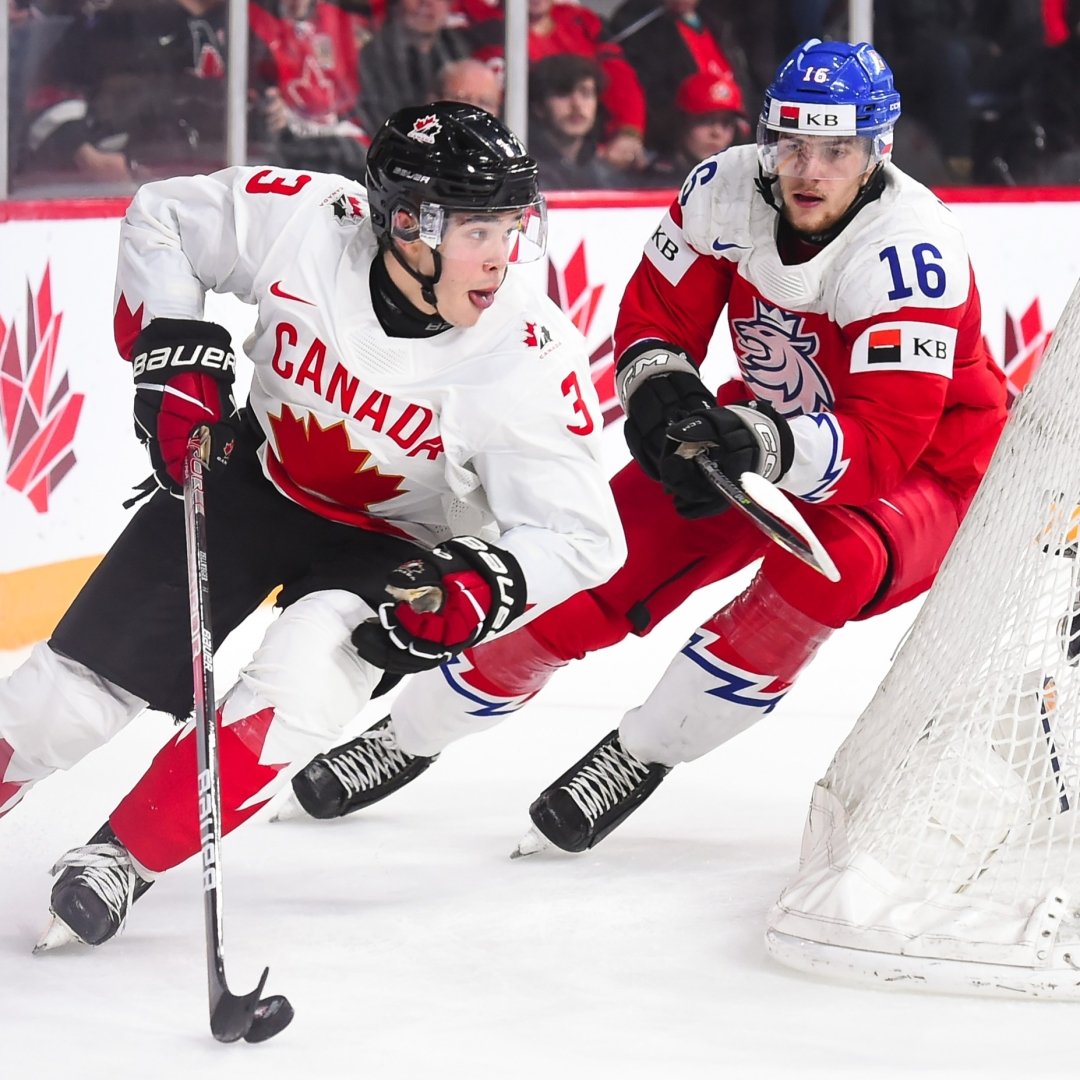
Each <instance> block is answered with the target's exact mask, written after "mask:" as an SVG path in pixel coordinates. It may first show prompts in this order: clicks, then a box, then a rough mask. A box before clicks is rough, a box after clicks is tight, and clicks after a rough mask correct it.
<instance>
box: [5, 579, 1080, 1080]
mask: <svg viewBox="0 0 1080 1080" xmlns="http://www.w3.org/2000/svg"><path fill="white" fill-rule="evenodd" d="M721 589H723V590H724V591H720V590H721ZM732 591H734V590H733V587H732V586H731V585H728V586H722V587H715V588H714V589H713V590H711V591H710V592H709V593H708V594H705V595H699V596H698V597H696V598H695V602H694V606H693V607H691V608H688V609H686V610H684V611H683V612H681V613H678V614H677V615H676V616H674V617H673V618H672V619H670V620H669V621H668V623H667V624H665V625H663V626H662V627H660V628H659V629H658V630H657V631H656V632H655V633H654V634H653V635H652V637H651V638H649V639H645V640H630V641H628V642H625V643H624V644H623V645H621V646H618V647H616V648H614V649H611V650H608V652H607V653H605V654H601V655H598V656H595V657H592V658H590V659H589V660H587V661H584V662H582V663H579V664H578V665H576V667H575V666H572V667H571V668H570V669H568V670H566V671H564V672H562V673H561V674H560V676H559V677H558V678H557V679H556V680H555V681H554V682H553V683H552V684H551V685H550V686H549V687H548V688H547V690H546V691H545V692H544V693H543V694H542V695H541V696H540V697H539V698H538V699H537V700H536V701H535V702H534V703H532V704H531V705H530V706H529V707H527V708H526V710H524V711H523V712H522V713H520V714H519V715H518V716H517V717H515V718H513V719H511V720H509V721H507V722H505V723H504V724H503V725H502V726H501V727H499V728H496V729H493V730H491V731H489V732H486V733H482V734H480V735H477V736H475V737H473V738H472V739H469V740H465V741H463V742H461V743H459V744H457V745H456V746H454V747H452V748H451V749H450V750H449V751H448V752H446V753H445V754H444V755H443V756H442V758H441V759H440V760H439V761H438V762H437V763H436V764H435V766H434V767H432V768H431V770H430V771H429V772H427V773H426V774H425V775H424V776H423V777H421V778H420V779H419V780H418V781H417V782H416V783H415V784H413V785H412V786H411V787H409V788H407V789H405V790H404V791H402V792H401V793H399V794H398V795H396V796H394V797H392V798H390V799H388V800H387V801H386V802H384V803H382V804H380V805H379V806H377V807H374V808H372V809H371V810H368V811H367V812H366V813H360V814H356V815H354V816H352V817H350V818H348V819H345V820H342V821H338V822H334V823H317V822H311V821H304V822H287V823H280V824H271V823H269V822H268V821H267V820H266V819H267V816H268V813H267V811H263V812H262V813H261V814H260V815H259V816H258V817H257V818H256V819H254V820H253V821H252V822H251V823H249V825H247V826H246V827H245V828H243V829H241V830H240V831H239V832H237V833H236V834H234V835H233V836H232V837H230V839H229V840H228V841H227V842H226V845H225V851H224V860H223V861H224V895H225V904H224V906H225V943H226V967H227V972H228V975H229V979H230V982H231V986H232V989H233V990H234V991H235V992H246V991H248V990H250V989H252V988H253V987H254V985H255V983H256V980H257V978H258V974H259V971H260V970H261V967H262V965H264V964H269V966H270V980H269V983H268V987H267V992H271V993H284V994H286V995H287V996H288V997H289V998H290V1000H291V1001H292V1003H293V1005H294V1007H295V1009H296V1019H295V1020H294V1022H293V1024H292V1026H291V1027H290V1028H288V1029H287V1030H286V1031H284V1032H283V1033H282V1034H281V1035H279V1036H278V1037H277V1038H276V1039H274V1040H273V1041H271V1042H268V1043H265V1044H262V1045H258V1046H249V1045H246V1044H243V1043H241V1044H237V1045H232V1046H223V1045H219V1044H217V1043H215V1042H214V1041H213V1040H212V1038H211V1037H210V1034H209V1029H208V1025H207V1006H206V988H205V955H204V937H203V925H202V903H201V894H200V890H199V879H198V875H197V874H196V872H195V867H194V866H193V865H185V866H183V867H181V868H179V869H178V870H176V871H174V872H173V873H172V874H170V875H168V876H167V877H165V878H164V879H162V880H161V881H159V882H158V883H157V884H156V885H155V886H154V888H153V889H152V890H151V891H150V892H149V893H148V894H147V895H146V897H145V898H144V899H143V900H142V901H141V902H140V903H139V904H138V906H137V907H136V908H135V910H134V913H133V915H132V917H131V919H130V920H129V923H128V925H127V927H126V928H125V930H124V931H123V933H122V934H121V935H120V936H119V937H118V938H117V939H115V940H114V941H112V942H110V943H109V944H108V945H106V946H104V947H102V948H100V949H97V950H93V951H91V950H89V949H85V948H73V949H69V950H65V951H58V952H55V953H51V954H47V955H44V956H38V957H34V956H31V955H30V950H31V947H32V946H33V943H34V941H35V939H36V937H37V935H38V934H39V932H40V931H41V930H42V929H43V927H44V925H45V923H46V921H47V920H46V912H47V905H48V894H49V887H50V879H49V877H48V876H47V870H48V868H49V866H50V865H51V862H52V861H53V860H54V859H55V858H56V857H57V856H58V855H60V854H61V853H62V852H63V851H65V850H66V849H67V848H69V847H72V846H75V845H77V844H80V843H83V842H85V841H86V840H87V839H88V838H89V836H90V835H91V833H93V832H94V830H95V829H96V828H97V827H98V826H99V825H100V824H101V823H102V821H103V820H104V819H105V817H106V816H107V814H108V812H109V811H110V810H111V809H112V807H113V805H114V804H115V803H116V801H117V800H118V799H119V797H120V796H121V795H122V794H123V793H124V792H126V791H127V789H128V787H129V785H130V784H131V782H133V781H134V779H135V778H136V777H137V776H138V775H139V774H140V773H141V771H142V769H143V768H144V767H145V764H146V762H147V761H148V760H149V757H150V755H151V754H152V753H153V751H154V750H155V749H156V748H157V746H158V745H160V743H161V742H162V741H164V739H165V738H166V737H167V736H168V734H169V731H170V730H171V722H170V721H169V720H168V719H167V718H165V717H163V716H160V715H157V714H146V715H144V716H143V717H140V718H139V719H138V720H137V721H135V722H134V723H133V724H132V725H131V727H130V728H129V729H128V730H127V731H126V732H124V733H122V734H121V736H120V737H118V738H117V739H116V740H115V741H114V742H113V743H111V744H110V745H109V746H107V747H105V748H104V749H102V750H100V751H98V752H97V753H96V754H94V755H92V756H91V757H90V758H88V759H87V760H86V761H84V762H82V764H80V765H79V766H78V767H77V768H76V769H74V770H72V771H71V772H70V773H68V774H65V775H58V776H54V777H52V778H51V779H49V780H48V781H46V782H45V783H43V784H41V785H39V787H38V788H36V789H35V790H34V791H33V792H32V793H31V794H30V795H29V796H28V798H27V799H26V800H25V801H24V803H23V804H22V805H21V806H19V807H18V809H17V810H16V811H15V812H13V813H12V814H10V815H9V816H8V817H6V818H4V819H3V820H2V821H0V881H2V882H3V888H2V890H0V1062H2V1066H0V1074H2V1075H3V1076H4V1077H20V1078H21V1077H29V1078H34V1080H53V1078H57V1080H59V1078H64V1080H70V1078H72V1077H79V1078H84V1077H106V1076H108V1077H154V1078H164V1080H171V1078H172V1077H177V1078H179V1077H184V1078H185V1080H187V1078H190V1077H192V1076H198V1077H200V1078H215V1077H228V1078H230V1080H248V1078H250V1080H269V1078H277V1077H283V1078H286V1077H287V1078H289V1080H296V1078H301V1077H320V1078H322V1077H329V1076H335V1077H349V1078H353V1077H355V1078H358V1080H360V1078H363V1080H429V1078H437V1080H451V1078H459V1077H460V1078H469V1080H488V1078H493V1080H534V1078H535V1080H540V1078H543V1080H599V1078H604V1080H606V1078H609V1077H610V1078H612V1080H623V1078H625V1080H638V1078H643V1080H644V1078H648V1080H657V1078H664V1080H668V1078H678V1080H692V1078H698V1077H702V1078H704V1077H710V1078H712V1077H731V1078H735V1080H741V1078H743V1077H778V1078H787V1077H793V1078H794V1077H798V1078H804V1077H807V1078H809V1077H839V1076H843V1077H866V1078H875V1080H876V1078H884V1077H901V1076H902V1077H908V1076H911V1077H914V1076H920V1077H979V1078H987V1077H1010V1078H1014V1077H1018V1076H1024V1077H1035V1078H1038V1077H1044V1076H1057V1075H1062V1076H1064V1075H1075V1074H1076V1064H1075V1061H1076V1047H1075V1040H1074V1038H1073V1036H1071V1035H1069V1033H1070V1032H1075V1030H1076V1025H1077V1019H1078V1017H1080V1012H1078V1011H1077V1006H1075V1005H1067V1004H1061V1003H1045V1002H1035V1001H997V1000H976V999H966V998H958V997H956V998H954V997H944V996H931V995H918V994H914V993H905V992H902V991H889V990H875V989H864V988H861V987H854V986H846V985H842V984H838V983H830V982H824V981H818V980H815V979H811V978H809V977H806V976H802V975H799V974H797V973H795V972H793V971H789V970H788V969H786V968H783V967H780V966H778V965H777V964H775V963H774V962H773V961H772V960H771V959H770V958H769V957H768V956H767V955H766V953H765V949H764V946H763V943H762V938H763V926H764V917H765V913H766V911H767V910H768V908H769V906H770V905H771V903H772V902H773V901H774V899H775V898H776V896H777V894H778V893H779V891H780V888H781V887H782V885H783V884H784V882H785V881H786V880H787V878H788V877H789V876H790V874H791V872H792V871H793V869H794V867H795V864H796V860H797V858H798V848H799V838H800V834H801V830H802V823H803V817H804V814H805V811H806V807H807V804H808V801H809V797H810V791H811V787H812V785H813V783H814V781H815V780H816V779H817V778H818V777H819V776H820V775H822V774H823V773H824V771H825V768H826V767H827V765H828V762H829V759H830V757H831V755H832V752H833V750H834V749H835V748H836V746H837V745H838V744H839V743H840V741H841V739H842V738H843V736H844V735H845V734H846V732H847V731H848V729H849V728H850V727H851V725H852V724H853V722H854V721H855V719H856V718H857V716H858V714H859V712H860V711H861V710H862V708H863V706H864V705H865V704H866V702H867V701H868V700H869V698H870V696H871V695H872V693H873V691H874V688H875V687H876V685H877V683H878V681H879V679H880V678H881V676H882V674H883V673H884V671H885V669H886V667H887V665H888V660H889V656H890V654H891V652H892V650H893V648H894V647H895V645H896V643H897V642H898V640H899V638H900V636H901V635H902V633H903V632H904V631H905V629H906V628H907V627H908V625H909V624H910V622H911V620H912V618H913V617H914V614H915V608H914V606H912V605H909V606H907V607H906V608H903V609H901V610H900V611H898V612H895V613H892V614H890V615H887V616H884V617H882V618H879V619H878V620H876V621H873V622H871V623H868V624H865V625H861V626H854V627H849V628H847V629H846V630H844V631H842V632H840V633H838V634H836V635H834V636H833V638H832V639H831V640H830V641H829V642H828V643H827V645H826V646H825V648H824V649H823V651H822V653H821V654H820V655H819V657H818V659H817V661H816V662H815V663H814V665H813V666H812V667H811V668H810V669H809V670H808V672H807V673H806V674H805V676H804V678H803V680H802V681H801V683H800V684H799V685H798V686H797V687H796V689H795V690H794V691H792V693H791V694H790V695H789V697H788V699H787V700H786V701H785V702H784V704H783V705H782V706H781V707H780V709H779V710H778V711H777V713H775V714H774V715H773V716H771V717H769V718H766V720H765V721H764V722H762V723H761V724H759V725H758V726H757V728H756V729H753V730H751V731H750V732H748V733H747V734H744V735H742V736H740V737H739V738H738V739H736V740H735V741H734V742H732V743H731V744H729V745H728V746H726V747H722V748H721V749H719V750H717V751H715V752H714V753H713V754H711V755H710V756H708V757H706V758H704V759H702V760H700V761H698V762H696V763H693V764H690V765H684V766H681V767H680V768H678V769H676V770H675V771H674V772H673V773H672V774H671V775H670V776H669V777H668V779H667V780H666V781H665V783H664V784H663V786H662V787H661V788H660V789H659V791H657V793H656V794H655V795H654V796H653V797H652V798H651V799H650V800H649V801H648V802H647V803H646V804H645V805H644V806H643V807H642V808H641V809H640V810H639V811H638V812H637V813H636V814H635V815H634V816H633V817H632V818H630V819H629V821H628V822H627V823H626V824H625V825H624V826H623V827H622V828H620V829H619V830H618V831H617V832H615V833H613V834H612V835H611V836H610V837H609V838H608V839H607V840H606V841H605V842H603V843H602V844H601V845H600V846H599V847H598V848H597V849H596V850H595V851H593V852H591V853H588V854H585V855H580V856H568V855H562V854H559V855H550V854H548V855H540V856H534V857H532V858H530V859H519V860H514V861H511V860H510V859H509V858H508V853H509V851H510V850H511V849H512V847H513V846H514V843H515V842H516V840H517V839H518V837H519V836H520V835H521V833H522V832H524V830H525V828H526V827H527V825H528V819H527V807H528V804H529V803H530V801H531V800H532V799H533V797H534V796H535V795H536V794H537V793H538V792H539V791H540V790H541V788H543V787H544V786H545V785H546V784H547V783H548V782H550V781H551V780H553V779H554V778H555V777H556V776H558V775H559V774H560V773H561V772H562V771H563V770H564V769H565V768H566V767H567V766H569V765H570V764H571V763H572V762H573V761H575V760H576V759H577V758H578V757H579V756H581V754H582V753H583V752H584V751H585V750H587V749H588V748H589V747H590V746H591V745H592V744H593V743H594V742H595V741H596V740H598V739H599V738H600V736H601V735H603V734H604V733H605V732H607V731H608V730H610V729H611V728H612V727H614V726H615V725H616V724H617V722H618V719H619V717H620V715H621V714H622V712H623V711H624V710H625V709H626V708H628V707H630V706H632V705H634V704H636V703H637V702H638V701H639V700H641V699H642V698H643V697H644V696H645V694H646V692H647V691H648V690H649V688H650V687H651V685H652V683H653V682H654V680H655V679H656V678H657V677H658V676H659V674H660V672H661V671H662V670H663V668H664V666H665V665H666V663H667V660H668V658H669V656H670V654H671V652H672V650H673V649H674V648H676V647H677V646H678V645H680V644H681V643H682V640H683V639H684V638H685V636H686V635H687V633H688V632H689V631H690V630H691V629H693V627H694V626H696V625H697V622H698V621H699V619H700V618H701V617H703V616H704V615H705V614H707V613H708V612H709V611H711V610H712V609H713V608H714V607H716V606H718V605H719V603H720V602H721V601H722V600H723V599H725V598H726V596H727V595H729V594H730V593H731V592H732ZM268 617H269V616H268V614H267V613H265V612H260V613H258V614H257V615H256V616H254V617H253V618H252V620H250V622H249V623H248V624H246V625H245V626H244V627H242V628H241V630H240V631H238V633H237V634H235V635H234V636H233V638H232V639H230V640H229V641H228V642H227V643H226V644H225V646H224V647H223V649H222V651H221V654H220V657H219V664H218V673H217V679H218V690H219V692H220V691H222V690H224V689H225V688H227V686H228V683H229V681H230V676H231V674H233V673H235V670H236V668H237V666H238V665H239V663H241V662H242V661H243V660H244V659H246V657H247V655H248V654H249V653H250V651H251V649H252V648H253V647H254V645H255V643H256V642H257V640H258V637H259V635H260V633H261V629H262V626H263V625H265V621H266V619H267V618H268ZM18 658H19V657H18V656H17V655H16V654H4V655H0V671H4V670H8V669H10V667H11V666H12V665H13V664H14V663H15V662H16V661H17V660H18ZM384 711H385V710H384V708H383V707H380V703H379V702H376V703H374V704H373V705H372V706H371V707H370V708H369V711H368V712H367V713H365V714H364V716H362V717H361V718H359V719H358V721H357V722H356V724H355V729H356V730H360V729H362V728H363V727H365V726H367V725H368V724H369V723H371V722H373V721H374V720H375V719H378V718H379V716H381V715H382V714H383V712H384Z"/></svg>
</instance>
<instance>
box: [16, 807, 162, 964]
mask: <svg viewBox="0 0 1080 1080" xmlns="http://www.w3.org/2000/svg"><path fill="white" fill-rule="evenodd" d="M50 872H51V873H52V874H54V875H55V874H59V877H57V879H56V882H55V883H54V884H53V887H52V895H51V897H50V900H49V912H50V914H51V915H52V921H51V922H50V923H49V926H48V928H47V929H46V930H45V933H44V934H42V936H41V939H40V940H39V941H38V943H37V945H35V946H34V952H35V953H39V952H46V951H48V950H50V949H57V948H59V947H60V946H62V945H68V944H70V943H71V942H73V941H79V942H82V943H83V944H85V945H101V944H103V943H104V942H106V941H108V940H109V938H111V937H113V936H114V935H115V934H116V932H117V931H118V930H119V929H120V927H121V926H123V925H124V920H125V919H126V918H127V913H128V911H129V910H130V908H131V905H132V904H133V903H134V902H135V901H136V900H138V899H139V897H140V896H142V894H143V893H144V892H146V890H147V889H149V888H150V886H151V885H152V884H153V882H152V881H148V880H147V879H146V878H143V877H140V875H139V873H138V871H136V869H135V867H134V865H133V863H132V861H131V856H130V855H129V854H128V852H127V849H126V848H125V847H124V845H123V844H121V843H120V841H119V840H118V839H117V838H116V834H115V833H114V832H113V831H112V829H111V828H110V827H109V825H107V824H106V825H104V826H102V828H100V829H99V830H98V831H97V832H96V833H95V834H94V835H93V836H92V837H91V838H90V842H89V843H88V844H85V845H84V846H83V847H77V848H72V849H71V851H69V852H67V853H66V854H64V855H62V856H61V857H60V858H59V859H58V860H57V862H56V865H55V866H54V867H53V868H52V870H51V871H50Z"/></svg>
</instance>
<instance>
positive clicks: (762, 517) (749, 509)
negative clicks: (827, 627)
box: [680, 443, 840, 581]
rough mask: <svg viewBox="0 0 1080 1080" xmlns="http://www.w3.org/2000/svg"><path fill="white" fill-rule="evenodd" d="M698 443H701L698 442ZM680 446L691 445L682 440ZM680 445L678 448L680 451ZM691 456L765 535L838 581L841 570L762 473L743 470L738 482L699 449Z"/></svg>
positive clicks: (824, 574)
mask: <svg viewBox="0 0 1080 1080" xmlns="http://www.w3.org/2000/svg"><path fill="white" fill-rule="evenodd" d="M698 445H699V446H700V444H698ZM683 446H691V447H692V446H693V444H691V443H683ZM681 449H682V448H681V447H680V451H681ZM687 456H692V457H693V458H694V460H695V461H696V462H697V464H698V468H699V469H700V470H701V471H702V473H704V475H705V478H706V479H707V480H708V481H709V483H710V484H712V486H713V487H714V488H716V490H717V491H719V492H720V494H721V495H723V496H724V497H725V498H726V499H727V500H728V502H730V503H731V505H732V506H734V507H735V508H736V509H737V510H741V511H742V512H743V513H744V514H745V515H746V516H747V517H748V518H749V519H750V520H751V521H752V522H753V523H754V524H755V525H756V526H757V527H758V528H759V529H761V531H762V532H763V533H765V535H766V536H768V537H769V539H770V540H772V541H773V542H774V543H776V544H779V545H780V546H781V547H782V548H783V549H784V550H785V551H787V552H790V553H791V554H792V555H794V556H795V557H796V558H797V559H802V561H803V562H804V563H806V565H807V566H809V567H811V568H812V569H814V570H816V571H817V572H818V573H819V574H821V575H823V576H824V577H826V578H827V579H828V580H829V581H839V580H840V571H839V570H837V569H836V563H834V562H833V561H832V558H831V556H830V555H829V553H828V552H827V551H826V550H825V546H824V544H822V542H821V541H820V540H819V539H818V538H817V537H816V536H815V535H814V531H813V530H812V529H811V528H810V526H809V525H807V524H806V521H805V520H804V518H803V516H802V514H800V513H799V511H798V510H796V509H795V506H794V505H793V504H792V502H791V500H790V499H788V497H787V496H786V495H785V494H784V493H783V492H782V491H781V490H780V489H779V488H778V487H777V486H776V485H775V484H773V483H770V481H768V480H766V479H765V477H764V476H761V475H760V474H759V473H755V472H744V473H743V474H742V476H740V477H739V480H738V483H736V482H735V481H734V480H732V479H731V477H730V476H728V475H727V473H725V472H724V471H723V470H722V469H721V468H720V466H719V465H717V464H716V462H715V461H713V460H712V458H710V457H709V456H708V455H707V454H705V453H703V452H702V451H701V449H697V450H696V451H694V452H693V453H692V454H690V455H687Z"/></svg>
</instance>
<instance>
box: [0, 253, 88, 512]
mask: <svg viewBox="0 0 1080 1080" xmlns="http://www.w3.org/2000/svg"><path fill="white" fill-rule="evenodd" d="M62 320H63V315H62V313H61V312H59V311H56V312H54V311H53V306H52V284H51V280H50V271H49V266H48V264H46V266H45V274H44V276H43V277H42V279H41V287H40V288H39V289H38V291H37V292H36V293H34V292H33V291H32V290H31V289H30V285H29V283H27V303H26V332H25V333H24V334H23V344H22V346H20V344H19V336H18V334H17V333H16V330H15V325H14V323H11V324H10V325H9V324H8V323H6V322H5V321H4V320H3V318H0V434H2V436H3V442H4V446H5V448H6V449H7V455H8V456H7V465H6V466H5V468H4V480H5V483H6V484H7V485H8V487H10V488H13V489H14V490H15V491H19V492H22V494H24V495H25V496H26V497H27V498H28V499H29V500H30V502H31V504H32V505H33V507H34V509H35V510H37V512H38V513H39V514H44V513H45V512H46V511H47V510H48V509H49V496H50V495H51V494H52V492H53V491H55V490H56V486H57V484H59V483H60V481H61V480H62V479H63V478H64V477H65V476H66V475H67V474H68V473H69V472H70V471H71V469H72V467H73V466H74V464H75V452H74V451H73V450H72V449H71V447H72V443H73V442H74V440H75V429H76V427H77V426H78V423H79V414H80V413H81V412H82V406H83V400H84V395H82V394H73V393H72V392H71V386H70V384H69V382H68V376H67V372H66V371H61V370H60V369H58V368H57V366H56V347H57V343H58V342H59V340H60V324H61V322H62Z"/></svg>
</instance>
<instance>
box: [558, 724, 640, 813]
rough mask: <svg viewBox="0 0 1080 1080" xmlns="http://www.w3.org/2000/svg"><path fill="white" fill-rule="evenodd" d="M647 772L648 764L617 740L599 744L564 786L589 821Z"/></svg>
mask: <svg viewBox="0 0 1080 1080" xmlns="http://www.w3.org/2000/svg"><path fill="white" fill-rule="evenodd" d="M648 775H649V767H648V765H646V764H645V763H644V762H642V761H638V759H637V758H636V757H634V755H633V754H631V753H630V752H629V751H628V750H624V749H623V748H622V746H621V745H620V743H619V741H618V739H613V740H612V741H611V742H609V743H608V744H607V745H606V746H601V747H600V748H599V749H598V750H597V751H596V754H595V756H594V757H593V759H592V761H590V762H589V764H587V765H583V766H582V767H581V771H580V772H579V773H578V774H577V776H575V777H574V779H573V780H571V781H570V782H569V783H568V784H566V785H564V787H563V790H564V791H566V792H567V793H568V794H569V795H570V798H571V799H573V800H574V802H575V804H576V805H577V807H578V809H579V810H581V812H582V813H583V814H584V815H585V816H586V817H587V818H588V819H589V820H590V821H591V822H594V823H595V821H596V819H597V818H599V817H600V815H601V814H603V813H605V812H606V811H608V810H610V809H611V808H612V807H613V806H615V805H616V804H617V803H618V802H620V801H621V800H622V799H625V798H626V797H627V796H628V795H630V794H631V793H632V792H633V790H634V788H635V787H636V786H637V785H638V784H639V783H641V781H642V780H644V779H645V778H646V777H647V776H648Z"/></svg>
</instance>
